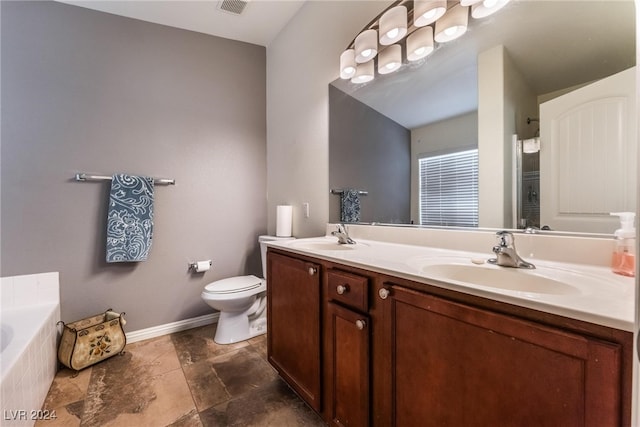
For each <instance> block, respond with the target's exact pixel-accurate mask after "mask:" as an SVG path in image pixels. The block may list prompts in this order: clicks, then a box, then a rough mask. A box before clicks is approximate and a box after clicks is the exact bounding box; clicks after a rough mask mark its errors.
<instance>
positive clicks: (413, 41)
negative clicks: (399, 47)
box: [407, 26, 434, 61]
mask: <svg viewBox="0 0 640 427" xmlns="http://www.w3.org/2000/svg"><path fill="white" fill-rule="evenodd" d="M433 49H434V47H433V28H432V27H429V26H426V27H422V28H420V29H418V30H416V31H414V32H413V33H411V34H410V35H409V37H407V59H408V60H409V61H418V60H420V59H422V58H424V57H426V56H427V55H429V54H430V53H431V52H433Z"/></svg>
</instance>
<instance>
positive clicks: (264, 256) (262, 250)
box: [258, 236, 295, 279]
mask: <svg viewBox="0 0 640 427" xmlns="http://www.w3.org/2000/svg"><path fill="white" fill-rule="evenodd" d="M293 239H295V237H276V236H259V237H258V242H259V243H260V259H262V277H263V278H265V279H266V278H267V245H266V242H273V241H276V240H293Z"/></svg>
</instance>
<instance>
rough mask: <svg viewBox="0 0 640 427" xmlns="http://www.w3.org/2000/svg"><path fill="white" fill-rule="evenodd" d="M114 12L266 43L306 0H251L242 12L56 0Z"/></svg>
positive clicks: (178, 4)
mask: <svg viewBox="0 0 640 427" xmlns="http://www.w3.org/2000/svg"><path fill="white" fill-rule="evenodd" d="M58 1H60V2H62V3H67V4H72V5H76V6H81V7H86V8H89V9H94V10H99V11H102V12H107V13H112V14H114V15H120V16H126V17H128V18H134V19H139V20H142V21H148V22H153V23H156V24H162V25H167V26H170V27H176V28H182V29H185V30H190V31H197V32H199V33H204V34H210V35H213V36H218V37H224V38H227V39H232V40H239V41H243V42H247V43H252V44H257V45H260V46H268V45H269V44H270V43H271V42H272V41H273V40H274V39H275V38H276V36H277V35H278V33H280V31H281V30H282V29H283V28H284V27H285V25H287V23H288V22H289V21H290V20H291V18H292V17H293V16H294V15H295V14H296V13H297V12H298V10H299V9H300V7H302V5H303V4H304V1H305V0H250V1H248V4H247V5H246V7H245V8H244V10H243V11H242V13H241V14H239V15H237V14H233V13H229V12H226V11H223V10H220V9H219V5H220V4H221V3H222V2H221V1H216V0H196V1H192V0H170V1H154V0H80V1H75V0H58ZM237 1H238V0H236V2H237Z"/></svg>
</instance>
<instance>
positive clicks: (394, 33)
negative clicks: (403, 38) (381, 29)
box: [387, 28, 400, 39]
mask: <svg viewBox="0 0 640 427" xmlns="http://www.w3.org/2000/svg"><path fill="white" fill-rule="evenodd" d="M398 33H400V29H399V28H393V29H391V30H389V31H387V37H389V38H390V39H394V38H396V37H398Z"/></svg>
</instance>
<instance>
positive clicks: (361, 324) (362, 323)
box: [356, 319, 367, 330]
mask: <svg viewBox="0 0 640 427" xmlns="http://www.w3.org/2000/svg"><path fill="white" fill-rule="evenodd" d="M366 326H367V322H365V321H364V320H362V319H358V320H356V328H358V329H359V330H363V329H364V328H365V327H366Z"/></svg>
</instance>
